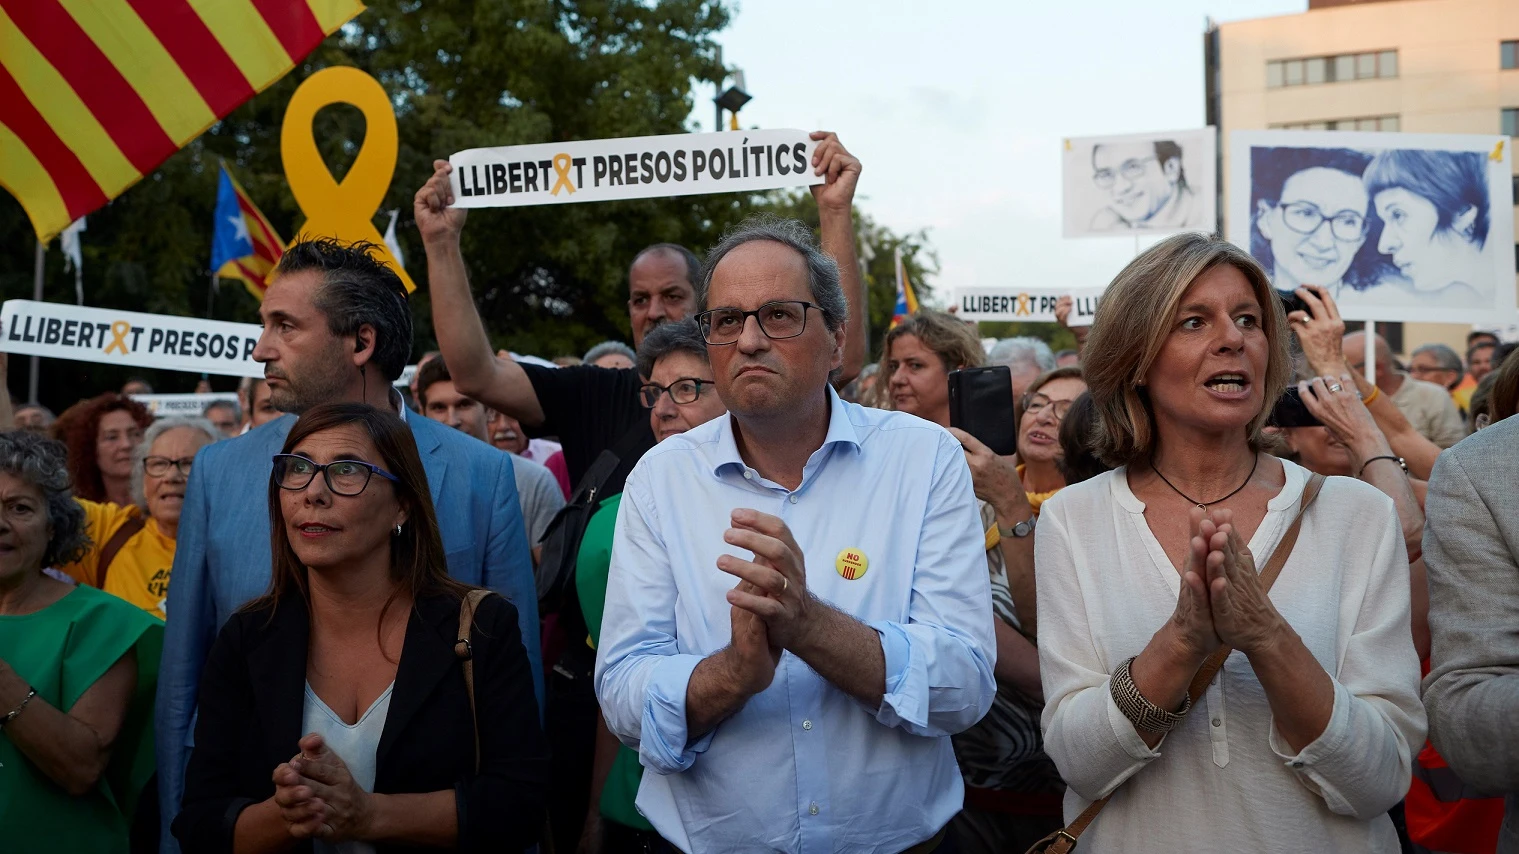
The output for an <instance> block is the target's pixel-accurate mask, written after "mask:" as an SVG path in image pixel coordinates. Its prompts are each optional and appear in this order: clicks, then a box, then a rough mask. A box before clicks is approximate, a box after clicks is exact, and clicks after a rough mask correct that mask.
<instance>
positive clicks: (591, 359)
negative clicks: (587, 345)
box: [581, 341, 638, 365]
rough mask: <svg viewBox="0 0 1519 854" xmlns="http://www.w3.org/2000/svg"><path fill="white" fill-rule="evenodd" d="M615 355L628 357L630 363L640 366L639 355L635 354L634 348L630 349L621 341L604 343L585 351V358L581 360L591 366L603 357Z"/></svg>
mask: <svg viewBox="0 0 1519 854" xmlns="http://www.w3.org/2000/svg"><path fill="white" fill-rule="evenodd" d="M614 354H615V355H618V356H627V357H628V361H629V362H632V363H633V364H635V365H636V364H638V354H637V353H634V352H633V348H632V347H629V346H628V345H626V344H624V343H622V342H621V341H603V342H601V343H600V344H597V345H596V346H595V347H592V348H591V349H589V350H587V351H585V358H583V359H581V361H582V362H585V363H586V364H587V365H591V364H595V362H596V360H597V359H600V358H601V357H602V356H611V355H614Z"/></svg>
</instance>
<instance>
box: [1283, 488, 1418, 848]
mask: <svg viewBox="0 0 1519 854" xmlns="http://www.w3.org/2000/svg"><path fill="white" fill-rule="evenodd" d="M1378 498H1380V499H1381V501H1382V502H1383V503H1385V504H1386V512H1385V513H1378V514H1375V515H1373V514H1367V517H1366V518H1368V519H1378V518H1379V519H1382V520H1383V521H1382V524H1381V527H1382V530H1381V531H1380V532H1379V534H1378V536H1377V545H1376V550H1375V557H1374V558H1373V563H1372V566H1371V570H1370V572H1369V573H1368V574H1367V576H1366V577H1367V579H1368V581H1367V584H1366V588H1365V590H1364V591H1362V593H1363V595H1362V596H1361V597H1360V598H1359V601H1355V600H1353V599H1352V598H1351V596H1350V594H1351V593H1352V592H1354V591H1350V590H1347V591H1344V595H1345V597H1346V598H1345V600H1343V601H1342V602H1341V610H1342V618H1343V619H1346V620H1347V621H1352V622H1353V624H1354V626H1355V629H1354V630H1353V631H1352V633H1351V635H1350V639H1349V641H1348V642H1347V643H1346V645H1345V649H1344V651H1343V652H1342V653H1341V656H1340V661H1339V666H1338V668H1337V669H1336V671H1335V672H1333V673H1330V674H1329V676H1330V679H1331V680H1332V681H1333V682H1334V711H1333V712H1332V713H1331V715H1330V718H1329V725H1328V726H1327V727H1325V728H1324V732H1323V733H1321V734H1320V735H1319V737H1318V738H1316V739H1314V740H1313V742H1311V743H1310V744H1308V745H1307V746H1306V747H1304V748H1303V749H1302V750H1300V751H1298V752H1296V753H1293V752H1292V750H1291V748H1290V747H1288V746H1287V743H1286V740H1285V739H1283V738H1282V737H1281V734H1280V733H1279V732H1278V731H1277V729H1276V723H1275V720H1274V719H1273V721H1272V726H1271V749H1272V751H1273V752H1275V753H1276V755H1277V757H1278V758H1280V759H1281V760H1282V761H1283V762H1284V763H1286V765H1287V767H1288V768H1289V769H1291V770H1292V771H1293V773H1294V774H1295V775H1296V777H1297V779H1298V781H1299V782H1301V783H1302V784H1303V785H1304V786H1306V787H1308V789H1309V790H1310V791H1312V792H1314V793H1315V794H1317V795H1319V796H1320V797H1322V798H1323V799H1324V803H1325V804H1326V805H1327V806H1328V807H1329V810H1330V811H1331V812H1334V813H1337V814H1339V815H1348V816H1354V817H1355V818H1358V819H1361V820H1363V821H1365V820H1369V819H1371V818H1374V817H1376V816H1378V815H1380V814H1382V813H1384V812H1386V811H1387V810H1388V809H1390V808H1391V807H1392V805H1393V804H1396V803H1397V802H1398V801H1399V800H1401V799H1402V798H1403V796H1404V795H1405V794H1407V792H1408V784H1409V779H1410V777H1411V776H1412V774H1413V756H1414V753H1415V752H1416V751H1417V749H1418V747H1420V746H1422V745H1423V743H1424V734H1425V727H1426V720H1425V715H1424V705H1423V704H1422V703H1421V702H1420V700H1419V660H1418V654H1417V653H1416V652H1415V651H1414V646H1413V638H1412V635H1411V634H1410V633H1409V628H1408V623H1409V598H1410V597H1409V588H1408V585H1409V576H1408V553H1407V551H1406V549H1405V547H1404V545H1403V537H1402V532H1401V530H1400V528H1399V526H1398V520H1397V513H1396V511H1395V510H1394V508H1393V506H1392V502H1391V500H1390V499H1387V498H1385V497H1382V496H1378Z"/></svg>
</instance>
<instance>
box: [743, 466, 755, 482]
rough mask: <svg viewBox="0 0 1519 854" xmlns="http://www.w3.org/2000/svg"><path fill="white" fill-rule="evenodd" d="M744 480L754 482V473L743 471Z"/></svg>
mask: <svg viewBox="0 0 1519 854" xmlns="http://www.w3.org/2000/svg"><path fill="white" fill-rule="evenodd" d="M744 480H754V472H752V471H749V470H748V469H744Z"/></svg>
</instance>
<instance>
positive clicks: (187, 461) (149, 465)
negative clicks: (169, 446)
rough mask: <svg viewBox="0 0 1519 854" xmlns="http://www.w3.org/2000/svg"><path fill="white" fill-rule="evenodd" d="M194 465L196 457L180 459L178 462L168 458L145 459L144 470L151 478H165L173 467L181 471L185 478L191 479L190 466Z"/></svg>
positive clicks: (143, 461) (143, 460)
mask: <svg viewBox="0 0 1519 854" xmlns="http://www.w3.org/2000/svg"><path fill="white" fill-rule="evenodd" d="M194 463H195V458H194V457H180V458H179V459H177V460H176V459H170V458H168V457H143V458H142V470H143V471H144V472H146V473H147V474H148V475H149V476H151V477H163V476H164V475H166V474H168V473H169V469H170V468H171V467H172V468H177V469H179V473H180V474H182V475H184V476H185V477H189V476H190V466H191V465H193V464H194Z"/></svg>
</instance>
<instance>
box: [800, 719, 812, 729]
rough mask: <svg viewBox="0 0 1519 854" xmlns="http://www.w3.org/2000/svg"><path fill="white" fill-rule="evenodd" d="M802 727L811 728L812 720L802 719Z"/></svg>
mask: <svg viewBox="0 0 1519 854" xmlns="http://www.w3.org/2000/svg"><path fill="white" fill-rule="evenodd" d="M802 729H812V721H802Z"/></svg>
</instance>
